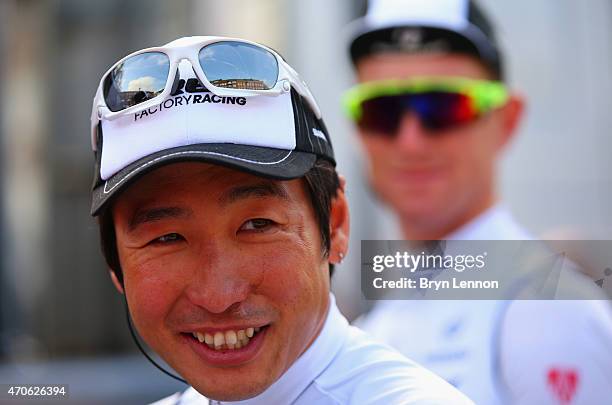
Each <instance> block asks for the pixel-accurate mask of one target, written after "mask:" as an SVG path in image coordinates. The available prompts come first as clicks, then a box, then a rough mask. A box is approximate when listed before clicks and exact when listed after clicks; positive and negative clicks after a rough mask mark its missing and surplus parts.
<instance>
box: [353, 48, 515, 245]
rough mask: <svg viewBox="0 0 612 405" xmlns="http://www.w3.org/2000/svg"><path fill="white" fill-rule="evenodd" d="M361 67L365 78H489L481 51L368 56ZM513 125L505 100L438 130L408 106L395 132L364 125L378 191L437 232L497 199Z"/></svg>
mask: <svg viewBox="0 0 612 405" xmlns="http://www.w3.org/2000/svg"><path fill="white" fill-rule="evenodd" d="M357 74H358V79H359V81H360V82H369V81H376V80H385V79H409V78H412V77H416V76H460V77H466V78H474V79H490V74H489V73H488V72H487V70H486V69H485V68H484V67H483V66H482V65H481V64H480V63H479V62H478V61H477V60H476V59H474V58H471V57H469V56H462V55H454V54H446V55H440V54H435V55H434V54H401V53H395V54H393V53H389V54H380V55H373V56H368V57H366V58H364V59H362V60H361V61H360V62H359V63H358V65H357ZM510 130H511V129H510V126H509V124H508V113H507V112H506V111H505V108H502V109H498V110H495V111H493V112H490V113H488V114H487V115H485V116H483V117H481V118H479V119H478V120H477V121H474V122H471V123H468V124H465V125H463V126H460V127H456V128H452V129H447V130H443V131H438V132H432V131H429V130H427V129H426V128H424V127H423V125H422V124H421V122H420V121H419V120H418V118H417V117H416V116H415V115H414V114H412V113H410V112H408V113H406V114H404V116H403V118H402V120H401V122H400V126H399V129H398V131H397V133H396V134H395V136H394V137H390V136H385V135H384V134H382V135H381V134H377V133H372V132H366V131H363V130H361V131H360V135H361V136H360V138H361V140H362V141H363V145H364V147H365V151H366V153H367V156H368V158H369V163H370V170H371V171H370V176H371V183H372V185H373V188H374V189H375V191H376V192H377V193H378V194H379V196H381V198H382V199H383V200H384V201H386V202H387V203H388V204H389V205H390V206H391V207H392V208H393V209H394V210H395V211H396V212H397V213H398V214H399V215H400V217H401V219H402V222H404V225H405V224H406V223H408V224H409V225H410V226H411V227H413V228H414V229H423V230H424V232H423V233H422V234H421V235H420V236H421V238H432V239H435V238H438V237H441V236H443V234H444V233H446V232H448V231H450V230H452V229H453V228H454V227H456V226H458V225H461V224H462V222H464V221H465V220H467V219H469V217H470V216H473V215H475V214H477V213H478V212H479V211H481V210H483V209H484V208H486V207H487V206H488V205H490V204H491V203H492V202H493V201H492V200H493V194H494V190H493V179H494V167H495V161H496V159H497V157H498V154H499V152H500V149H501V147H502V145H503V144H504V143H505V142H506V140H507V138H508V136H509V131H510ZM427 229H430V233H429V234H428V233H427ZM440 233H442V234H440Z"/></svg>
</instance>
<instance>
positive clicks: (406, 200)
mask: <svg viewBox="0 0 612 405" xmlns="http://www.w3.org/2000/svg"><path fill="white" fill-rule="evenodd" d="M351 32H352V40H351V44H350V54H351V58H352V61H353V64H354V66H355V69H356V73H357V78H358V81H359V85H358V86H356V88H355V89H352V90H351V91H352V95H353V96H352V97H353V98H352V101H355V100H357V101H356V102H354V103H353V106H354V107H355V106H356V108H354V109H353V111H352V113H351V114H352V118H354V119H355V121H356V122H357V126H358V129H359V137H360V140H361V141H362V144H363V146H364V149H365V151H366V155H367V158H368V160H369V166H370V182H371V185H372V188H373V189H374V190H375V192H376V193H377V195H378V196H379V197H380V198H381V199H382V200H383V201H384V202H385V203H387V204H388V205H389V206H390V207H391V208H392V209H393V210H394V211H395V213H396V214H397V216H398V219H399V221H400V226H401V229H402V232H403V235H404V237H405V238H406V239H412V240H435V239H458V240H506V239H511V240H527V239H531V237H530V235H529V233H528V232H527V231H526V230H524V229H523V228H522V227H521V226H520V225H518V224H517V223H516V222H515V221H514V219H513V218H512V216H511V215H510V213H509V212H508V211H507V210H506V209H505V208H504V207H503V205H501V203H500V202H499V201H498V200H497V197H496V193H495V166H496V162H497V159H498V157H499V156H500V154H501V152H502V150H503V149H504V147H505V146H506V145H507V143H508V142H509V141H510V139H511V138H512V137H513V135H514V133H515V132H516V127H517V125H518V124H519V122H520V119H521V113H522V110H523V100H522V99H521V98H520V97H519V96H518V95H516V94H514V93H512V92H511V91H510V90H507V89H506V87H505V85H504V84H503V71H502V67H503V63H502V57H501V54H500V51H499V49H498V47H497V44H496V41H495V37H494V33H493V29H492V27H491V25H490V23H489V22H488V20H487V18H486V17H485V16H484V14H483V13H482V12H481V11H480V10H479V9H478V8H477V7H476V5H475V4H474V3H473V2H472V1H468V0H373V1H370V3H369V7H368V11H367V13H366V15H365V16H364V17H363V18H360V19H358V20H356V21H355V22H353V25H352V27H351ZM423 89H426V90H423ZM427 89H429V90H427ZM474 94H476V95H474ZM347 95H348V94H347ZM475 106H476V107H475ZM589 288H590V286H589ZM358 324H359V326H361V327H362V328H364V329H365V330H367V331H368V332H370V333H372V334H373V335H374V336H376V337H378V338H382V339H384V340H385V341H387V342H388V343H390V344H391V345H393V346H395V347H396V348H398V349H400V351H401V352H403V353H404V354H406V355H407V356H408V357H410V358H412V359H414V360H416V361H417V362H420V363H421V364H423V365H425V366H426V367H428V368H430V369H432V370H434V371H435V372H436V373H438V374H439V375H441V376H443V377H444V378H446V379H447V380H448V381H449V382H451V383H452V384H454V385H455V386H456V387H458V388H459V389H460V390H462V391H463V392H464V393H466V394H467V395H468V396H469V397H470V398H472V399H473V400H474V401H475V402H476V403H479V404H502V403H519V404H556V403H559V404H602V403H608V402H609V401H610V397H611V394H612V316H611V312H610V306H609V303H608V302H607V301H515V302H508V301H478V300H471V301H467V300H466V301H434V300H431V301H380V302H378V303H377V305H375V307H374V308H373V310H372V311H371V312H370V313H368V314H367V315H366V316H365V317H362V318H361V319H360V320H359V321H358Z"/></svg>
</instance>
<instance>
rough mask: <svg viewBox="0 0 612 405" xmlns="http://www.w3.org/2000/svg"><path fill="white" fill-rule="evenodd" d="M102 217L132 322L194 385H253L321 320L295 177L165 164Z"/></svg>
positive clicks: (240, 389)
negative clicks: (109, 220) (109, 217)
mask: <svg viewBox="0 0 612 405" xmlns="http://www.w3.org/2000/svg"><path fill="white" fill-rule="evenodd" d="M113 218H114V224H115V229H116V233H117V246H118V251H119V256H120V261H121V267H122V270H123V276H124V291H125V294H126V298H127V301H128V304H129V308H130V313H131V315H132V318H133V321H134V324H135V325H136V328H137V329H138V331H139V332H140V334H141V336H142V337H143V338H144V340H145V341H146V342H147V343H148V344H149V345H150V346H151V347H152V348H153V349H154V350H155V351H156V352H157V353H158V354H160V355H161V356H162V358H163V359H164V360H165V361H166V362H168V364H170V365H171V366H172V367H173V368H174V369H175V370H177V371H178V372H179V373H180V374H181V375H182V376H183V377H184V378H185V379H186V380H187V381H188V382H189V383H190V384H191V385H192V386H193V387H194V388H195V389H196V390H198V391H199V392H201V393H203V394H204V395H207V396H209V397H211V398H214V399H219V400H238V399H244V398H248V397H252V396H254V395H257V394H259V393H261V392H262V391H263V390H265V389H266V388H267V387H268V386H270V385H271V384H272V383H273V382H274V381H276V380H277V379H278V378H279V377H280V376H281V375H282V374H283V373H284V372H285V371H286V370H287V369H288V368H289V366H290V365H291V364H292V363H293V362H294V361H295V360H296V359H297V357H298V356H300V354H301V353H302V352H304V350H305V349H306V348H307V347H308V346H309V345H310V343H311V342H312V341H313V339H314V338H315V337H316V335H317V333H318V332H319V330H320V328H321V327H322V324H323V321H324V319H325V315H326V311H327V308H328V305H329V295H328V294H329V270H328V261H327V259H326V258H325V257H323V254H322V248H321V238H320V232H319V228H318V225H317V223H316V221H315V216H314V212H313V208H312V207H311V204H310V202H309V198H308V195H307V191H306V190H305V185H304V183H303V181H302V180H293V181H282V182H281V181H271V180H266V179H263V178H260V177H256V176H252V175H249V174H245V173H242V172H239V171H235V170H230V169H227V168H223V167H220V166H213V165H207V164H202V163H180V164H172V165H168V166H165V167H162V168H161V169H158V170H156V171H154V172H152V173H150V174H148V175H146V176H145V177H143V178H142V179H141V180H139V181H138V182H137V183H135V184H134V185H132V186H131V187H130V188H129V189H128V190H126V192H125V193H124V194H122V195H121V197H120V198H119V199H118V200H117V202H116V204H115V206H114V207H113ZM250 328H253V329H250ZM257 330H259V332H257ZM194 332H195V333H198V332H199V333H201V334H202V335H204V336H205V337H206V335H210V336H211V337H212V338H213V341H214V342H213V344H212V346H213V347H212V348H211V347H209V346H208V345H207V344H206V340H205V342H204V343H200V342H199V341H198V339H197V338H194V336H193V333H194ZM243 332H244V333H243ZM251 332H254V335H253V336H252V337H251V338H250V339H248V343H246V341H245V340H244V336H245V335H246V337H248V335H250V333H251ZM221 336H222V337H223V338H221ZM234 341H239V342H240V346H241V347H240V348H239V349H236V346H235V345H234V346H233V347H234V349H231V348H230V347H232V346H230V345H233V344H234V343H232V342H234ZM221 342H223V343H221ZM245 343H246V345H245ZM216 344H219V346H220V348H219V350H217V349H215V347H214V346H215V345H216Z"/></svg>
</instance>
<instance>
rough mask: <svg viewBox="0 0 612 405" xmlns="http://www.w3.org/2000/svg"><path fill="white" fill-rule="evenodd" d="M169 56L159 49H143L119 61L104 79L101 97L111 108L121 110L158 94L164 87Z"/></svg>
mask: <svg viewBox="0 0 612 405" xmlns="http://www.w3.org/2000/svg"><path fill="white" fill-rule="evenodd" d="M169 71H170V59H169V58H168V55H166V54H165V53H162V52H146V53H141V54H139V55H135V56H132V57H131V58H128V59H126V60H124V61H123V62H121V63H119V64H118V65H117V66H115V68H114V69H113V70H111V72H110V73H109V74H108V75H107V76H106V79H105V80H104V100H105V101H106V105H107V106H108V108H109V109H110V110H111V111H121V110H124V109H126V108H128V107H131V106H133V105H136V104H140V103H142V102H144V101H147V100H150V99H152V98H153V97H155V96H157V95H159V94H160V93H161V92H162V91H163V90H164V88H165V87H166V82H167V81H168V72H169Z"/></svg>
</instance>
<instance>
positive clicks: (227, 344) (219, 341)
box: [186, 325, 268, 351]
mask: <svg viewBox="0 0 612 405" xmlns="http://www.w3.org/2000/svg"><path fill="white" fill-rule="evenodd" d="M267 327H268V325H265V326H262V327H249V328H246V329H238V330H236V329H226V330H218V331H215V332H212V331H211V332H204V331H193V332H191V334H190V336H191V338H192V339H195V340H198V341H199V342H200V343H203V344H206V345H207V346H208V347H209V348H211V349H213V350H217V351H222V350H237V349H242V348H244V347H246V346H247V345H248V344H249V342H250V341H251V339H253V338H254V337H255V336H257V334H258V333H260V332H261V331H262V330H264V329H265V328H267ZM186 335H189V334H186Z"/></svg>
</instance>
